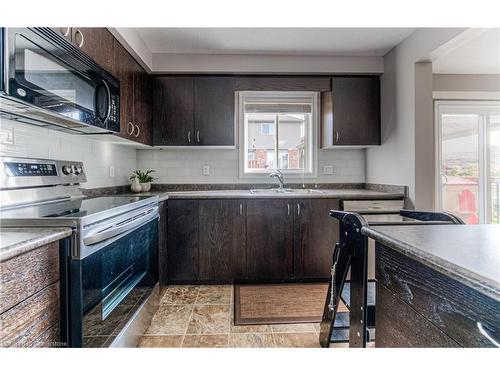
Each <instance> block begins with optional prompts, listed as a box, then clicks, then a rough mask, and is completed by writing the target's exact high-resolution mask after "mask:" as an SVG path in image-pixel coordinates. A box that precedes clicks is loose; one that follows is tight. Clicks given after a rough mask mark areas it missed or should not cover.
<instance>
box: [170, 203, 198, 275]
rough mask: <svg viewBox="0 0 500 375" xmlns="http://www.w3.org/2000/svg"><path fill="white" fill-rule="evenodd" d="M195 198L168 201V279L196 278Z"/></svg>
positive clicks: (196, 212) (196, 209)
mask: <svg viewBox="0 0 500 375" xmlns="http://www.w3.org/2000/svg"><path fill="white" fill-rule="evenodd" d="M198 207H199V201H197V200H171V201H169V203H168V223H167V225H168V232H167V233H168V234H167V248H168V252H167V257H168V279H169V280H170V281H173V280H188V281H191V280H197V279H198V262H199V257H198V235H199V226H198Z"/></svg>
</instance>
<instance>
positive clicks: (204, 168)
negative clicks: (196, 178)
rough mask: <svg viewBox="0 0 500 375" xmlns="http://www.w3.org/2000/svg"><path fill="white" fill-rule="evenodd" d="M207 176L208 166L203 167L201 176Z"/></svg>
mask: <svg viewBox="0 0 500 375" xmlns="http://www.w3.org/2000/svg"><path fill="white" fill-rule="evenodd" d="M209 175H210V166H209V165H204V166H203V176H209Z"/></svg>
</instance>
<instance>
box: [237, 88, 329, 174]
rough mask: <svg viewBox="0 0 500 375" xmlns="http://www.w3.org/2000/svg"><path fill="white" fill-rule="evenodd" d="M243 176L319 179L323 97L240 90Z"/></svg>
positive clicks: (308, 92) (313, 93) (241, 170)
mask: <svg viewBox="0 0 500 375" xmlns="http://www.w3.org/2000/svg"><path fill="white" fill-rule="evenodd" d="M237 100H238V125H239V133H240V160H239V164H240V177H264V176H265V177H267V175H268V174H269V173H270V172H272V171H274V170H276V169H279V170H280V171H281V172H282V173H283V174H285V175H288V176H289V177H292V178H293V177H306V178H307V177H316V173H317V148H318V143H317V129H318V111H319V94H318V93H317V92H310V91H301V92H291V91H240V92H239V93H238V96H237Z"/></svg>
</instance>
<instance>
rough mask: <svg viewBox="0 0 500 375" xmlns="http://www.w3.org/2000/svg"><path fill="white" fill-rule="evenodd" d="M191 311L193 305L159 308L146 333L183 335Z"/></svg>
mask: <svg viewBox="0 0 500 375" xmlns="http://www.w3.org/2000/svg"><path fill="white" fill-rule="evenodd" d="M192 311H193V305H184V306H178V305H164V306H160V307H159V309H158V311H157V312H156V314H155V315H154V316H153V319H152V321H151V325H150V326H149V328H148V330H147V332H146V333H147V334H151V335H175V334H180V335H183V334H184V333H185V332H186V327H187V326H188V324H189V318H190V317H191V312H192Z"/></svg>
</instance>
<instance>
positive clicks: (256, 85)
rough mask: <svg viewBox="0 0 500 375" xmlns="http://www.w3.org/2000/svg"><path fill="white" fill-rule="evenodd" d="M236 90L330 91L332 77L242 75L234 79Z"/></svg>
mask: <svg viewBox="0 0 500 375" xmlns="http://www.w3.org/2000/svg"><path fill="white" fill-rule="evenodd" d="M234 87H235V90H239V91H243V90H262V91H330V90H331V85H330V77H321V76H316V77H315V76H286V77H283V76H264V77H263V76H240V77H235V79H234Z"/></svg>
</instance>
